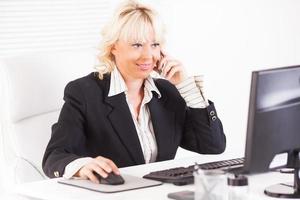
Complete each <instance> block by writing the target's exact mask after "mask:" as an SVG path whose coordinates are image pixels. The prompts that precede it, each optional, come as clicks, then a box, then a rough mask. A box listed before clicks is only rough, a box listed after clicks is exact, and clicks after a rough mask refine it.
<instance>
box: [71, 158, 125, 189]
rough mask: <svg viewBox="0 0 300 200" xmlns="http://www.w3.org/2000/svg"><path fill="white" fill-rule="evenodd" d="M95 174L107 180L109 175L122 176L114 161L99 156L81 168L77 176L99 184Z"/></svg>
mask: <svg viewBox="0 0 300 200" xmlns="http://www.w3.org/2000/svg"><path fill="white" fill-rule="evenodd" d="M93 172H95V173H98V174H99V175H100V176H101V177H103V178H106V177H107V176H108V173H115V174H117V175H120V171H119V169H118V167H117V166H116V164H115V163H114V162H113V161H111V160H110V159H108V158H105V157H102V156H98V157H96V158H94V159H93V160H92V161H91V162H89V163H87V164H86V165H84V166H83V167H82V168H80V170H78V171H77V173H76V174H75V176H76V177H80V178H83V179H89V180H91V181H93V182H94V183H99V180H98V179H97V177H96V176H95V175H94V173H93Z"/></svg>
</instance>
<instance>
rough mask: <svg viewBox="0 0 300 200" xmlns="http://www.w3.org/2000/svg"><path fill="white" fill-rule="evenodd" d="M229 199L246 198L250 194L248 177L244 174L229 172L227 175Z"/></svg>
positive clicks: (242, 199) (243, 199) (244, 199)
mask: <svg viewBox="0 0 300 200" xmlns="http://www.w3.org/2000/svg"><path fill="white" fill-rule="evenodd" d="M227 184H228V200H246V199H248V195H249V186H248V178H247V177H246V176H244V175H235V174H229V175H228V177H227Z"/></svg>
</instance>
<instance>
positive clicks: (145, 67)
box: [136, 63, 152, 71]
mask: <svg viewBox="0 0 300 200" xmlns="http://www.w3.org/2000/svg"><path fill="white" fill-rule="evenodd" d="M136 65H137V66H138V67H139V68H140V69H141V70H143V71H146V70H149V69H152V63H143V64H136Z"/></svg>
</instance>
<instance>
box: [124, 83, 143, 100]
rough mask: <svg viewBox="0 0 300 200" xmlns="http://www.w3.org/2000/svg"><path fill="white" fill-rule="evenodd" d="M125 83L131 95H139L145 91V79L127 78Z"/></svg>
mask: <svg viewBox="0 0 300 200" xmlns="http://www.w3.org/2000/svg"><path fill="white" fill-rule="evenodd" d="M125 84H126V86H127V89H128V94H129V95H130V96H138V95H140V94H141V93H142V92H143V91H144V90H143V84H144V80H142V79H138V80H125Z"/></svg>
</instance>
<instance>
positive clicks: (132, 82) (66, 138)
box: [43, 1, 226, 183]
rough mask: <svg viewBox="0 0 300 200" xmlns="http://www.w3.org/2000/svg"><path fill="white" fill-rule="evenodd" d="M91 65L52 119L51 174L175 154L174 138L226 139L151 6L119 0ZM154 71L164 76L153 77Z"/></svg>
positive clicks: (100, 169) (206, 144) (211, 143)
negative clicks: (169, 49) (171, 52)
mask: <svg viewBox="0 0 300 200" xmlns="http://www.w3.org/2000/svg"><path fill="white" fill-rule="evenodd" d="M102 36H103V38H102V40H103V41H102V44H101V45H102V46H101V53H100V54H99V57H98V58H99V61H100V65H99V66H98V67H97V72H93V73H91V74H89V75H87V76H85V77H83V78H80V79H77V80H74V81H72V82H70V83H69V84H68V85H67V86H66V88H65V94H64V100H65V103H64V105H63V108H62V110H61V113H60V117H59V119H58V122H57V123H55V124H54V125H53V127H52V136H51V139H50V141H49V144H48V146H47V149H46V152H45V155H44V159H43V169H44V172H45V173H46V174H47V175H48V176H49V177H59V176H64V177H66V178H71V177H74V176H75V177H80V178H85V179H90V180H92V181H93V182H96V183H97V182H98V179H97V178H96V176H95V173H97V174H99V175H100V176H101V177H103V178H106V177H107V176H108V174H109V173H115V174H120V172H119V169H118V167H127V166H132V165H139V164H144V163H151V162H156V161H162V160H169V159H173V158H174V157H175V154H176V151H177V148H178V147H179V146H181V147H183V148H185V149H188V150H191V151H194V152H198V153H203V154H218V153H222V152H223V151H224V149H225V146H226V139H225V135H224V133H223V128H222V124H221V121H220V120H219V118H218V117H217V113H216V110H215V108H214V105H213V103H212V102H211V101H208V100H206V99H205V97H204V96H203V91H202V90H203V88H202V80H201V79H200V78H199V77H187V75H186V72H185V70H184V66H183V64H182V63H180V62H179V61H178V60H176V59H174V58H172V57H170V56H168V54H167V53H166V52H164V50H163V47H164V42H165V39H164V29H163V25H162V23H161V21H160V20H159V18H158V15H157V13H156V12H155V11H154V10H153V9H152V8H150V7H148V6H145V5H143V4H140V3H138V2H135V1H127V2H125V3H124V4H122V5H121V6H120V7H119V9H118V10H117V12H116V13H115V15H114V17H113V19H112V20H111V21H110V23H109V24H108V25H107V26H106V27H105V29H104V31H103V35H102ZM153 70H154V71H157V72H159V73H160V75H161V76H162V77H163V78H161V79H159V78H158V79H154V78H152V77H151V75H150V73H151V72H152V71H153Z"/></svg>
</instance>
